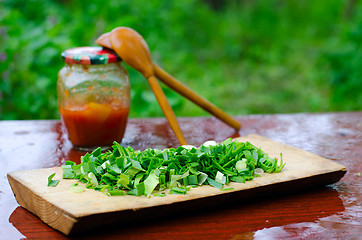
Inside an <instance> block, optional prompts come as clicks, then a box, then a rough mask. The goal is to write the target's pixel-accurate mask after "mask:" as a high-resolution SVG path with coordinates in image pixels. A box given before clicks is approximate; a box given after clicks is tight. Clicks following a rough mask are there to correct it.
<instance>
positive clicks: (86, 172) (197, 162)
mask: <svg viewBox="0 0 362 240" xmlns="http://www.w3.org/2000/svg"><path fill="white" fill-rule="evenodd" d="M112 148H113V150H109V151H107V152H105V153H102V152H101V149H100V148H97V149H96V150H94V151H93V152H92V153H86V154H85V155H84V156H82V157H81V163H80V164H76V163H74V162H72V161H66V162H65V164H64V165H63V166H62V169H63V178H67V179H78V180H79V181H80V182H83V183H85V186H86V187H87V188H91V189H95V190H98V191H101V192H103V193H105V194H107V195H110V196H115V195H125V194H127V195H135V196H142V195H144V196H147V197H151V196H152V195H153V196H164V194H165V193H164V192H161V191H164V190H166V189H167V188H168V189H170V193H171V194H186V193H187V191H188V190H189V189H190V187H191V186H192V187H197V186H202V185H211V186H213V187H216V188H219V189H221V190H231V189H232V188H228V187H227V186H228V184H229V183H230V182H237V183H244V182H245V181H250V180H252V179H254V178H255V177H257V176H261V175H262V174H263V173H264V172H266V173H274V172H280V171H282V169H283V168H284V166H285V163H283V160H282V155H280V162H279V160H278V159H277V158H271V157H269V156H268V154H266V153H265V152H263V151H262V150H261V149H259V148H257V147H255V146H253V145H252V144H251V143H249V142H245V143H243V142H238V141H234V140H233V139H226V140H225V141H224V142H222V143H219V144H218V143H216V142H215V141H206V142H205V143H204V144H202V145H201V146H200V147H199V148H196V147H194V146H192V145H184V146H180V147H178V148H176V149H175V148H167V149H164V150H162V151H161V150H158V149H151V148H148V149H146V150H144V151H139V150H134V149H133V148H131V147H127V148H125V147H123V146H121V145H119V144H118V143H117V142H114V144H113V146H112ZM52 177H54V176H52ZM51 181H56V180H52V179H51V178H48V184H52V183H53V182H51ZM72 191H74V192H81V191H84V187H83V186H82V185H79V186H78V185H74V186H72ZM159 192H161V193H159Z"/></svg>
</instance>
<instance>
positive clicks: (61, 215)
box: [7, 172, 78, 235]
mask: <svg viewBox="0 0 362 240" xmlns="http://www.w3.org/2000/svg"><path fill="white" fill-rule="evenodd" d="M12 173H14V172H10V173H8V174H7V178H8V182H9V184H10V187H11V189H12V191H13V194H14V197H15V199H16V201H17V202H18V204H19V205H20V206H22V207H23V208H25V209H27V210H28V211H30V212H31V213H33V214H34V215H35V216H37V217H38V218H39V219H41V220H42V221H43V222H45V223H46V224H48V225H49V226H51V227H52V228H54V229H56V230H58V231H60V232H62V233H64V234H66V235H68V234H69V233H70V231H71V230H72V229H73V226H74V225H75V223H76V222H77V221H78V218H76V217H74V216H72V214H70V213H69V212H67V211H65V210H64V209H61V208H59V207H57V206H56V205H55V204H53V203H52V202H49V201H48V200H47V199H45V198H41V197H40V196H39V194H38V193H36V192H35V191H33V190H31V189H30V188H29V187H27V186H25V185H24V184H23V183H21V182H20V181H19V180H18V179H17V178H16V177H14V176H12ZM20 189H22V191H23V192H25V194H24V193H22V194H20V193H19V192H20ZM29 196H31V197H32V199H36V201H26V199H25V198H27V197H29ZM42 206H48V207H46V208H42ZM49 208H50V209H49ZM51 213H53V214H51ZM54 218H55V219H56V221H54V220H52V219H54ZM57 223H58V224H57Z"/></svg>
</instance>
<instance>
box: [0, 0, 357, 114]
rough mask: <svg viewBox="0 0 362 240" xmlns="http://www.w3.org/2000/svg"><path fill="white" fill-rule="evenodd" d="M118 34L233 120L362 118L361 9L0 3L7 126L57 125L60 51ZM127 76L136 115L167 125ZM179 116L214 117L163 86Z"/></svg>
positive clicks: (325, 4)
mask: <svg viewBox="0 0 362 240" xmlns="http://www.w3.org/2000/svg"><path fill="white" fill-rule="evenodd" d="M118 26H127V27H131V28H133V29H135V30H136V31H138V32H139V33H140V34H141V35H142V36H143V37H144V38H145V40H146V42H147V43H148V45H149V48H150V50H151V54H152V57H153V60H154V61H155V62H156V63H157V64H159V65H160V66H161V67H163V68H164V69H165V70H166V71H167V72H169V73H170V74H171V75H173V76H174V77H175V78H177V79H178V80H180V81H181V82H183V83H184V84H185V85H187V86H189V87H190V88H191V89H193V90H194V91H195V92H197V93H198V94H199V95H201V96H203V97H204V98H206V99H208V100H210V101H211V102H213V103H214V104H215V105H217V106H218V107H220V108H222V109H223V110H225V111H226V112H228V113H229V114H232V115H245V114H269V113H295V112H326V111H354V110H362V3H361V1H358V0H317V1H297V0H290V1H281V0H228V1H222V0H182V1H179V0H164V1H161V0H152V1H148V0H144V1H141V0H135V1H128V0H111V1H107V0H48V1H46V0H28V1H23V0H21V1H20V0H0V76H1V82H0V119H1V120H5V119H57V118H59V113H58V108H57V98H56V81H57V72H58V71H59V69H60V68H61V67H62V66H63V65H64V63H63V61H62V59H61V56H60V54H61V52H62V51H64V50H65V49H68V48H72V47H79V46H94V45H95V44H94V40H95V39H96V38H97V37H98V36H100V35H101V34H102V33H104V32H108V31H111V30H112V29H113V28H115V27H118ZM127 69H128V71H129V74H130V81H131V84H132V101H131V111H130V117H134V118H135V117H155V116H163V115H162V111H161V109H160V107H159V106H158V104H157V101H156V99H155V97H154V95H153V93H152V91H151V90H150V87H149V85H148V83H147V81H146V80H145V79H144V78H143V77H142V75H141V74H140V73H138V72H136V71H135V70H133V69H131V68H129V67H128V66H127ZM164 91H165V93H166V95H167V97H168V99H169V101H170V103H171V105H172V107H173V109H174V111H175V113H176V116H179V117H180V116H208V115H209V114H208V113H206V112H204V111H203V110H201V109H200V108H199V107H197V106H196V105H194V104H193V103H191V102H189V101H188V100H186V99H184V98H182V97H180V96H179V95H177V94H176V93H174V92H173V91H171V90H169V89H168V88H167V87H164Z"/></svg>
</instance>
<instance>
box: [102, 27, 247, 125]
mask: <svg viewBox="0 0 362 240" xmlns="http://www.w3.org/2000/svg"><path fill="white" fill-rule="evenodd" d="M110 35H111V33H104V34H102V35H101V36H100V37H99V38H98V39H97V40H96V43H97V44H98V45H100V46H103V47H106V48H112V44H111V42H110ZM141 39H142V41H143V42H144V40H143V38H142V37H141ZM144 44H145V45H144V46H145V47H146V48H147V50H148V47H147V44H146V43H144ZM148 52H149V51H148ZM125 62H127V61H126V60H125ZM152 64H153V71H154V75H155V76H156V77H157V78H158V79H159V80H161V81H162V82H163V83H164V84H166V85H167V86H168V87H170V88H171V89H173V90H175V91H176V92H178V93H179V94H181V95H182V96H184V97H186V98H187V99H189V100H190V101H192V102H193V103H195V104H197V105H198V106H200V107H201V108H203V109H204V110H206V111H207V112H209V113H211V114H213V115H214V116H215V117H217V118H218V119H220V120H221V121H223V122H224V123H226V124H228V125H229V126H231V127H232V128H234V129H236V130H239V129H240V128H241V124H240V123H239V122H238V121H236V120H235V119H234V118H232V117H231V116H230V115H228V114H227V113H225V112H224V111H223V110H221V109H220V108H218V107H216V106H215V105H214V104H212V103H211V102H209V101H208V100H206V99H204V98H202V97H200V96H199V95H197V94H196V93H195V92H194V91H192V90H191V89H190V88H188V87H187V86H185V85H184V84H182V83H181V82H180V81H178V80H177V79H175V78H174V77H172V76H171V75H170V74H168V73H167V72H166V71H165V70H163V69H162V68H161V67H159V66H157V65H156V64H154V63H152ZM131 66H132V65H131ZM137 70H138V69H137Z"/></svg>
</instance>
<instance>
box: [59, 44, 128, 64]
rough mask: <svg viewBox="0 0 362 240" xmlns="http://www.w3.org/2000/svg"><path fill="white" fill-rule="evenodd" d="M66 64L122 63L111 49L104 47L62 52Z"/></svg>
mask: <svg viewBox="0 0 362 240" xmlns="http://www.w3.org/2000/svg"><path fill="white" fill-rule="evenodd" d="M62 58H63V60H64V62H66V63H70V64H83V65H93V64H107V63H115V62H119V61H122V59H121V58H120V57H119V56H118V55H117V54H116V53H115V52H114V51H113V50H111V49H108V48H102V47H76V48H70V49H67V50H65V51H64V52H62Z"/></svg>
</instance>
